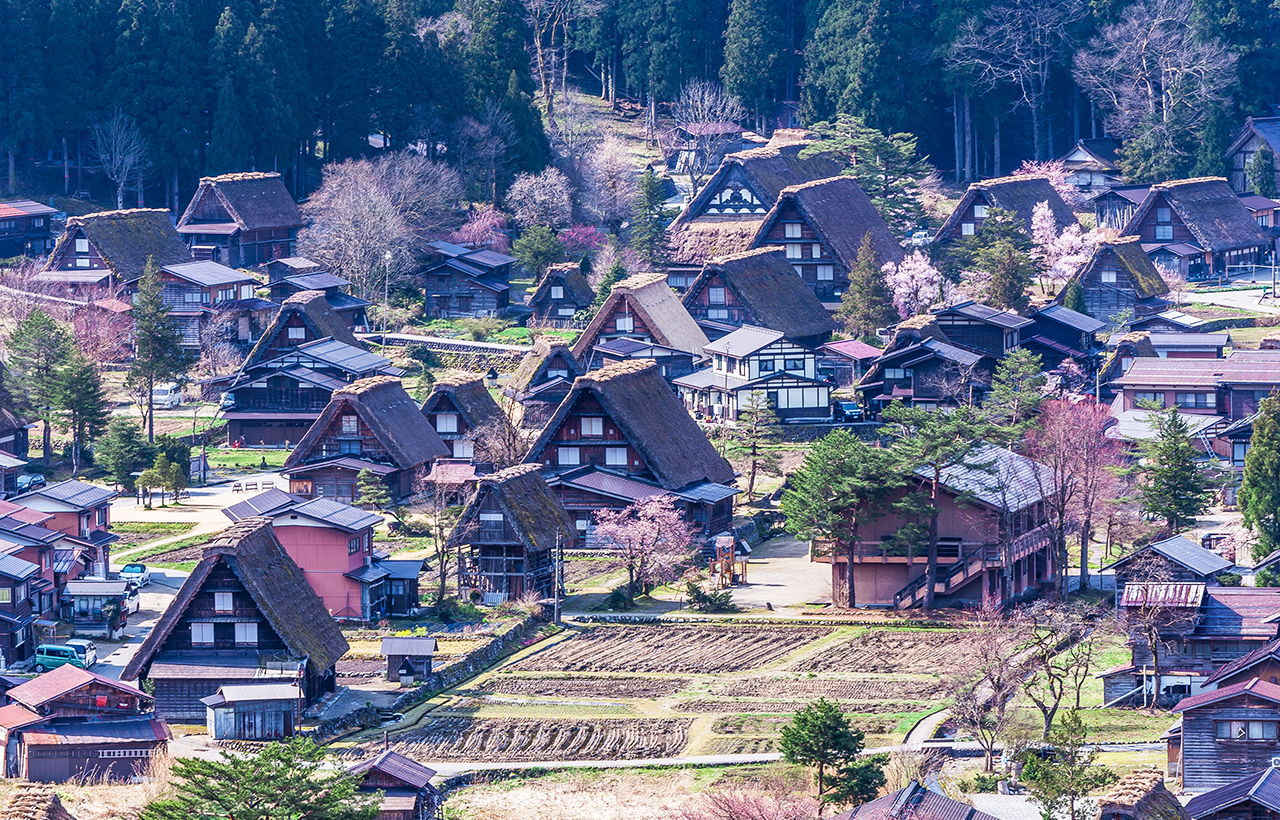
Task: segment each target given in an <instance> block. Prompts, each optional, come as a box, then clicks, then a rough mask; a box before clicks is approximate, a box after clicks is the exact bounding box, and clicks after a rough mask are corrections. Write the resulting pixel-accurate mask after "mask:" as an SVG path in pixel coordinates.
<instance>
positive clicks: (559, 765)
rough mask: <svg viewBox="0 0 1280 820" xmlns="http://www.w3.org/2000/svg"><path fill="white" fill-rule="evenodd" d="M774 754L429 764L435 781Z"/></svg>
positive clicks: (723, 761)
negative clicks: (469, 775) (496, 772)
mask: <svg viewBox="0 0 1280 820" xmlns="http://www.w3.org/2000/svg"><path fill="white" fill-rule="evenodd" d="M781 759H782V755H780V754H778V753H777V752H772V753H769V754H758V755H690V756H688V757H655V758H647V759H645V760H539V761H533V762H520V763H494V762H491V761H470V760H457V761H439V762H437V761H432V762H431V768H433V769H435V770H436V778H437V780H444V779H447V778H450V777H453V776H455V775H459V774H462V773H464V772H481V771H493V770H495V769H502V770H505V769H632V768H637V767H641V766H732V765H735V764H742V763H772V762H773V761H775V760H781Z"/></svg>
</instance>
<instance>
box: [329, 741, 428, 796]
mask: <svg viewBox="0 0 1280 820" xmlns="http://www.w3.org/2000/svg"><path fill="white" fill-rule="evenodd" d="M372 769H377V770H378V771H380V772H382V773H383V774H386V775H389V776H391V777H394V778H396V779H397V780H400V781H402V782H404V783H407V784H408V785H410V786H413V787H414V788H415V789H430V788H431V778H433V777H435V776H436V773H435V770H434V769H428V768H427V767H426V766H423V765H422V764H421V763H417V762H415V761H413V760H410V759H409V758H407V757H405V756H404V755H402V754H400V753H399V752H393V751H391V750H390V749H387V750H386V751H384V752H381V753H380V754H379V755H378V756H377V757H374V758H371V759H369V760H363V761H361V762H359V763H357V764H356V765H354V766H352V767H351V768H350V769H348V770H347V771H349V772H351V773H352V774H363V773H364V772H367V771H370V770H372ZM432 791H434V789H432Z"/></svg>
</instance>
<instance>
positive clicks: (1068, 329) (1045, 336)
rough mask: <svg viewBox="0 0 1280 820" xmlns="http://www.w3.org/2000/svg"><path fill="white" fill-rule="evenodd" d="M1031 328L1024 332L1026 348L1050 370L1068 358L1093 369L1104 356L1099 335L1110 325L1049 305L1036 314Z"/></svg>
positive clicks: (1032, 316)
mask: <svg viewBox="0 0 1280 820" xmlns="http://www.w3.org/2000/svg"><path fill="white" fill-rule="evenodd" d="M1027 318H1029V319H1030V320H1031V326H1030V327H1029V328H1026V329H1024V330H1023V331H1022V335H1023V339H1022V346H1023V347H1024V348H1026V349H1027V350H1028V351H1030V352H1031V353H1034V354H1036V355H1037V356H1040V358H1041V361H1043V362H1044V363H1045V366H1046V367H1052V366H1053V365H1054V363H1056V362H1060V361H1062V360H1064V359H1070V360H1072V361H1074V362H1075V363H1076V364H1079V365H1083V366H1084V367H1085V370H1086V372H1088V371H1091V370H1093V366H1094V364H1095V359H1096V358H1097V357H1098V355H1099V354H1101V353H1102V342H1101V341H1100V340H1099V338H1098V334H1099V333H1101V332H1102V331H1103V330H1105V329H1106V328H1107V327H1108V325H1107V323H1106V322H1100V321H1098V320H1097V319H1095V318H1093V317H1092V316H1089V315H1087V314H1084V313H1079V312H1077V311H1074V310H1072V309H1070V308H1067V307H1063V306H1062V305H1056V304H1052V305H1048V306H1047V307H1043V308H1040V309H1039V310H1037V311H1035V312H1033V313H1032V314H1031V315H1030V316H1029V317H1027Z"/></svg>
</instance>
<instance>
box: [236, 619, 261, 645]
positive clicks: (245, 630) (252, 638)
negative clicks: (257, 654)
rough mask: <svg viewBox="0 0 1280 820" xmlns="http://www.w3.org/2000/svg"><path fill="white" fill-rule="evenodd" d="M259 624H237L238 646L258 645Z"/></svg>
mask: <svg viewBox="0 0 1280 820" xmlns="http://www.w3.org/2000/svg"><path fill="white" fill-rule="evenodd" d="M257 645H258V625H257V624H236V646H257Z"/></svg>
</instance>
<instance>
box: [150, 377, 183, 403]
mask: <svg viewBox="0 0 1280 820" xmlns="http://www.w3.org/2000/svg"><path fill="white" fill-rule="evenodd" d="M181 405H182V387H181V386H180V385H179V384H178V383H177V382H165V383H164V384H157V385H156V386H155V387H153V388H151V406H152V407H154V408H155V409H157V410H177V409H178V407H179V406H181Z"/></svg>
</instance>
